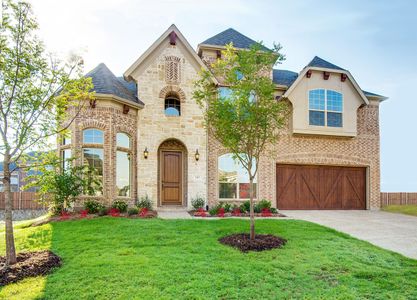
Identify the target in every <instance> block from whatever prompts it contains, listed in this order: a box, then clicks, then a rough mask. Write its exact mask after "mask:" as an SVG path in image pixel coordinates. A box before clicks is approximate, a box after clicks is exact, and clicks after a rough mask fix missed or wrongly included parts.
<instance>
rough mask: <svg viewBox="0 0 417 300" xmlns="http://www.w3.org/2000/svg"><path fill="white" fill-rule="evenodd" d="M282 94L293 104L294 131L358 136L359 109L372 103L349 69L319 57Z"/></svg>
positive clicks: (383, 98)
mask: <svg viewBox="0 0 417 300" xmlns="http://www.w3.org/2000/svg"><path fill="white" fill-rule="evenodd" d="M283 96H284V97H286V98H288V99H289V101H290V102H291V103H292V106H293V120H292V126H293V133H295V134H313V135H332V136H344V137H355V136H356V135H357V111H358V108H359V107H361V106H363V105H369V103H370V101H369V99H368V97H367V96H366V95H365V93H364V92H363V91H362V90H361V89H360V88H359V85H358V84H357V82H356V81H355V79H354V78H353V76H352V75H351V74H350V72H349V71H347V70H345V69H343V68H341V67H339V66H336V65H334V64H332V63H329V62H327V61H325V60H323V59H321V58H319V57H317V56H316V57H314V58H313V60H312V61H311V62H310V63H309V64H308V65H307V66H306V67H305V68H304V69H303V70H302V71H301V73H300V74H299V75H298V77H297V79H296V80H295V81H294V82H293V83H292V84H291V86H290V87H289V88H288V90H287V91H286V92H285V93H284V95H283ZM376 96H378V97H377V98H378V99H379V101H382V100H385V99H386V98H385V97H382V96H379V95H376ZM376 103H379V102H378V101H377V102H376Z"/></svg>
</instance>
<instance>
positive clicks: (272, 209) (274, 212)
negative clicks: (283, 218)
mask: <svg viewBox="0 0 417 300" xmlns="http://www.w3.org/2000/svg"><path fill="white" fill-rule="evenodd" d="M269 210H270V211H271V213H273V214H276V213H278V209H276V208H275V207H271V208H270V209H269Z"/></svg>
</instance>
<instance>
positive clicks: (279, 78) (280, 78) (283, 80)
mask: <svg viewBox="0 0 417 300" xmlns="http://www.w3.org/2000/svg"><path fill="white" fill-rule="evenodd" d="M297 77H298V73H296V72H293V71H288V70H277V69H274V70H273V73H272V81H273V82H274V83H275V84H279V85H285V86H287V87H290V86H291V85H292V84H293V82H294V81H295V80H296V79H297Z"/></svg>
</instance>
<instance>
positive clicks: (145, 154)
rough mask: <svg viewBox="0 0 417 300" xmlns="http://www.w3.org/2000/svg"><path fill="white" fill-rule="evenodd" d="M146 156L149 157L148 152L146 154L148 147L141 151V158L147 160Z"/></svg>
mask: <svg viewBox="0 0 417 300" xmlns="http://www.w3.org/2000/svg"><path fill="white" fill-rule="evenodd" d="M148 155H149V152H148V147H145V151H143V157H144V158H145V159H148Z"/></svg>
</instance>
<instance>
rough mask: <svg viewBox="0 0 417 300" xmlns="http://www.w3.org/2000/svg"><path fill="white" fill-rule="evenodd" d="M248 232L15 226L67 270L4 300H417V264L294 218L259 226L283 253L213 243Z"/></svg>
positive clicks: (182, 224) (114, 224)
mask: <svg viewBox="0 0 417 300" xmlns="http://www.w3.org/2000/svg"><path fill="white" fill-rule="evenodd" d="M248 227H249V223H248V221H246V220H236V219H234V220H230V219H229V220H159V219H154V220H141V219H122V218H111V217H103V218H99V219H94V220H80V221H66V222H58V223H51V224H47V225H43V226H41V227H35V228H34V227H29V228H21V229H17V230H16V238H17V248H18V251H23V250H37V249H48V248H50V249H52V250H53V251H54V252H55V253H57V254H58V255H60V256H61V257H62V258H63V266H62V267H61V268H60V269H57V270H56V271H55V272H54V273H52V274H51V275H49V276H47V277H38V278H32V279H26V280H24V281H22V282H20V283H17V284H12V285H8V286H6V287H3V288H2V289H1V290H0V298H2V299H110V298H111V299H132V298H137V299H143V298H145V299H160V298H163V299H170V298H182V299H213V298H220V299H255V298H256V299H261V298H264V299H277V298H280V299H282V298H284V299H317V298H319V299H371V298H372V299H417V261H415V260H411V259H407V258H405V257H403V256H401V255H399V254H395V253H392V252H389V251H386V250H382V249H380V248H377V247H374V246H372V245H370V244H369V243H366V242H363V241H359V240H356V239H354V238H351V237H349V236H347V235H345V234H342V233H338V232H336V231H334V230H331V229H328V228H325V227H321V226H318V225H315V224H312V223H308V222H303V221H295V220H258V221H257V229H258V232H259V233H272V234H278V235H280V236H282V237H284V238H286V239H287V240H288V243H287V245H286V246H285V247H284V248H283V249H276V250H271V251H264V252H260V253H256V252H251V253H247V254H243V253H241V252H239V251H237V250H235V249H232V248H230V247H227V246H224V245H221V244H220V243H218V242H217V239H218V238H219V237H222V236H224V235H226V234H229V233H235V232H243V231H246V230H247V229H248ZM0 238H1V240H2V241H3V240H4V232H2V233H0ZM0 252H1V253H2V254H4V243H0Z"/></svg>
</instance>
